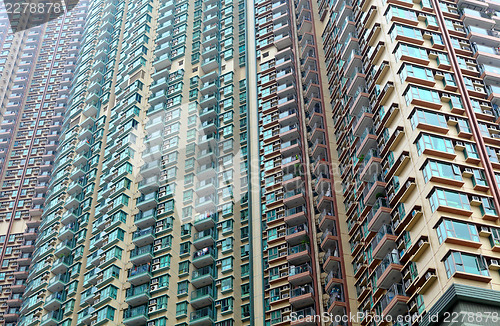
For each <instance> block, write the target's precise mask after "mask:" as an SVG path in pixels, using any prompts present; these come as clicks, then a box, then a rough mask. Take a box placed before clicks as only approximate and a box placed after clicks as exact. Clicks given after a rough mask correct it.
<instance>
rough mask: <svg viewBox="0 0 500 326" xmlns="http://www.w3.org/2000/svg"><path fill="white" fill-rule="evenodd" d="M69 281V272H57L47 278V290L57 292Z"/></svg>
mask: <svg viewBox="0 0 500 326" xmlns="http://www.w3.org/2000/svg"><path fill="white" fill-rule="evenodd" d="M68 281H69V274H59V275H56V276H54V277H52V278H50V279H49V282H48V284H47V290H49V291H50V292H59V291H62V290H63V289H64V287H65V286H66V284H68Z"/></svg>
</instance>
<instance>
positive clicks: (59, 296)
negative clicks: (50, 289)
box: [43, 291, 66, 310]
mask: <svg viewBox="0 0 500 326" xmlns="http://www.w3.org/2000/svg"><path fill="white" fill-rule="evenodd" d="M65 300H66V292H65V291H61V292H55V293H52V294H51V295H49V296H48V297H47V298H46V299H45V304H44V306H43V308H44V309H46V310H56V309H59V308H60V307H61V305H62V304H63V302H64V301H65Z"/></svg>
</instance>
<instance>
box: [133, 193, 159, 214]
mask: <svg viewBox="0 0 500 326" xmlns="http://www.w3.org/2000/svg"><path fill="white" fill-rule="evenodd" d="M157 198H158V193H157V192H152V193H149V194H147V195H142V196H140V197H139V198H137V204H136V206H137V208H139V209H140V210H141V211H143V212H144V211H147V210H149V209H152V208H154V207H156V206H157V205H158V199H157Z"/></svg>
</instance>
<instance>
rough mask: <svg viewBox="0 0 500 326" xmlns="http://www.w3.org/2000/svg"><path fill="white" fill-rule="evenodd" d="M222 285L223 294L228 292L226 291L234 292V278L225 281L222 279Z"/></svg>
mask: <svg viewBox="0 0 500 326" xmlns="http://www.w3.org/2000/svg"><path fill="white" fill-rule="evenodd" d="M220 285H221V288H220V289H221V292H226V291H232V290H233V278H232V277H227V278H225V279H222V280H221V282H220Z"/></svg>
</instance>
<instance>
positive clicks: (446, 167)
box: [422, 160, 462, 183]
mask: <svg viewBox="0 0 500 326" xmlns="http://www.w3.org/2000/svg"><path fill="white" fill-rule="evenodd" d="M422 174H423V175H424V181H425V182H426V183H427V182H429V180H430V179H431V177H433V176H436V177H441V178H447V179H453V180H459V181H461V180H462V175H461V173H460V169H459V167H458V166H456V165H455V164H450V163H444V162H439V161H434V160H428V161H427V163H426V164H425V165H424V167H423V169H422Z"/></svg>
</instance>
